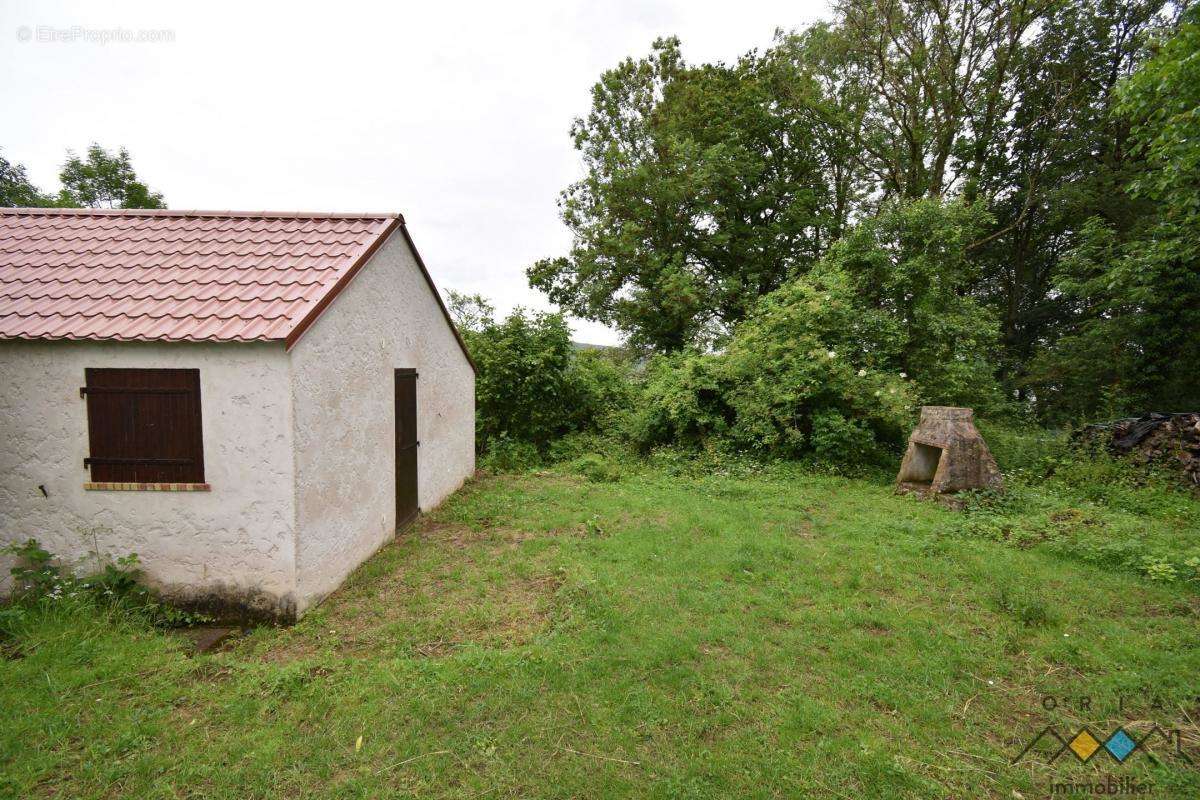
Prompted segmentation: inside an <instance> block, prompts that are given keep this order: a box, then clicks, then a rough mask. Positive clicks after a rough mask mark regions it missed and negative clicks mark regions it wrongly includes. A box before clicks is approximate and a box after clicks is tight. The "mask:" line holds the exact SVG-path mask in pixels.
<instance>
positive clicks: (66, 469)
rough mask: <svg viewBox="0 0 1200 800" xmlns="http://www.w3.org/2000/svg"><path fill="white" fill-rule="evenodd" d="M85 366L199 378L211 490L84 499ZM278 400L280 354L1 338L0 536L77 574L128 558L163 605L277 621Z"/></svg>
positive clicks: (280, 605)
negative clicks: (227, 604) (32, 543)
mask: <svg viewBox="0 0 1200 800" xmlns="http://www.w3.org/2000/svg"><path fill="white" fill-rule="evenodd" d="M85 367H138V368H199V370H200V396H201V415H202V424H203V431H204V468H205V479H206V481H207V482H208V483H210V484H211V485H212V491H211V492H102V491H85V490H84V488H83V484H84V483H85V482H86V481H87V480H89V474H88V470H86V469H84V467H83V459H84V457H85V456H87V455H88V438H87V410H86V405H85V402H86V401H85V400H83V399H82V398H80V396H79V387H80V386H83V385H84V368H85ZM290 403H291V385H290V375H289V363H288V357H287V354H286V353H285V352H284V349H283V345H282V344H279V343H274V344H272V343H262V344H230V343H226V344H216V343H213V344H201V343H196V344H192V343H139V342H68V341H62V342H24V341H0V539H2V540H4V541H6V542H11V541H16V540H21V541H23V540H25V539H28V538H31V537H32V538H36V539H38V540H39V541H40V542H42V543H43V546H45V547H46V548H47V549H48V550H50V551H51V552H53V553H55V554H57V555H60V556H63V557H65V558H67V559H70V560H71V561H72V562H75V563H77V564H78V565H79V567H80V568H81V569H83V570H87V569H90V568H92V567H93V566H94V564H95V555H94V553H93V551H95V550H97V549H98V550H99V551H100V553H101V558H105V557H108V558H117V557H120V556H123V555H127V554H129V553H131V552H135V553H137V554H138V557H139V558H140V559H141V562H142V565H143V568H144V570H145V572H146V575H147V577H148V578H149V579H150V580H151V582H152V583H154V584H156V585H157V586H158V587H159V588H161V589H163V590H165V591H166V592H167V593H168V594H169V595H172V596H174V597H178V598H181V599H198V600H204V599H209V598H216V599H225V600H231V601H233V602H243V603H246V604H248V605H250V606H251V607H255V608H264V609H266V610H273V611H282V612H284V613H285V614H286V613H287V612H288V611H289V610H290V608H291V606H292V604H293V602H294V596H293V595H294V590H295V574H296V565H295V537H294V519H295V518H294V508H293V458H292V436H293V432H292V420H291V405H290ZM39 485H44V486H45V487H46V491H47V493H48V494H49V496H48V497H45V496H43V495H42V493H41V491H40V490H39V489H38V486H39ZM3 571H4V574H5V575H7V574H8V564H5V565H4V566H3Z"/></svg>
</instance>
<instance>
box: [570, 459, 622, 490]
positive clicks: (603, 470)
mask: <svg viewBox="0 0 1200 800" xmlns="http://www.w3.org/2000/svg"><path fill="white" fill-rule="evenodd" d="M571 468H572V469H573V470H574V471H575V472H578V473H579V474H580V475H583V476H584V477H585V478H587V479H588V480H589V481H593V482H595V483H616V482H617V481H619V480H621V468H620V467H619V466H617V465H616V464H614V463H613V462H612V461H609V460H608V459H607V458H605V457H604V456H601V455H597V454H596V453H588V454H587V455H583V456H580V457H579V458H577V459H575V461H574V462H573V463H572V464H571Z"/></svg>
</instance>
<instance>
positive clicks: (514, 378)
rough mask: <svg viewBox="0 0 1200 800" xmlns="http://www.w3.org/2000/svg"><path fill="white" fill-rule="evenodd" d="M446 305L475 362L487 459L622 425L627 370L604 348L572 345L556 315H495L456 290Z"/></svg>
mask: <svg viewBox="0 0 1200 800" xmlns="http://www.w3.org/2000/svg"><path fill="white" fill-rule="evenodd" d="M450 305H451V313H452V314H453V315H454V318H455V321H456V323H457V324H458V326H459V329H460V331H461V332H462V335H463V339H464V341H466V343H467V347H468V349H469V350H470V351H471V357H472V358H473V359H474V361H475V364H476V367H477V368H478V374H477V376H476V379H475V412H476V415H475V419H476V445H477V446H478V448H479V450H480V452H481V453H483V454H484V461H485V462H487V463H488V464H490V465H491V466H493V467H494V468H499V465H500V464H503V463H520V464H532V463H534V462H535V461H536V460H537V459H536V458H533V457H531V456H530V454H529V453H528V451H527V449H525V448H522V447H521V446H520V445H518V444H515V443H525V444H528V445H531V446H532V447H533V448H534V449H535V450H536V451H537V452H538V454H539V456H540V454H544V453H545V452H546V450H547V449H548V447H549V446H550V444H551V443H552V442H554V441H555V440H557V439H559V438H560V437H562V436H565V435H567V434H570V433H573V432H578V431H601V430H605V429H609V428H614V427H619V426H620V425H621V424H622V423H621V415H622V414H623V413H625V410H626V409H627V408H628V406H629V403H630V398H631V393H632V388H631V384H630V381H629V376H628V370H627V369H626V367H625V365H624V364H622V363H621V362H620V360H619V358H617V357H614V356H611V355H609V354H607V353H603V352H593V351H578V350H577V349H576V348H575V346H574V345H573V344H572V343H571V331H570V327H569V326H568V325H567V322H566V320H565V319H564V318H563V316H562V315H561V314H548V313H537V312H528V311H526V310H524V309H520V308H518V309H517V310H516V311H514V312H513V313H511V314H509V315H508V317H507V318H505V319H504V320H502V321H499V322H498V321H496V320H495V319H494V317H493V311H492V309H491V307H490V306H489V305H488V304H487V303H486V301H484V300H483V299H482V298H480V297H477V296H476V297H467V296H464V295H460V294H457V293H454V292H452V293H451V294H450ZM492 450H499V451H503V452H497V453H496V454H495V455H490V453H491V451H492Z"/></svg>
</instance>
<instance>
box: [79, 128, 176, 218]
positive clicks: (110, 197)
mask: <svg viewBox="0 0 1200 800" xmlns="http://www.w3.org/2000/svg"><path fill="white" fill-rule="evenodd" d="M58 178H59V180H60V181H61V182H62V187H63V188H62V191H61V192H60V193H59V205H64V206H75V207H82V208H166V207H167V206H166V203H165V202H164V201H163V196H162V195H161V194H159V193H158V192H155V191H152V190H151V189H150V188H149V187H148V186H147V185H146V184H145V183H143V182H142V181H140V180H139V179H138V176H137V173H136V172H135V171H134V169H133V163H132V161H131V160H130V157H129V151H128V150H126V149H125V148H124V147H122V148H121V149H119V150H118V151H117V152H116V153H115V154H114V153H110V152H108V151H107V150H105V149H104V148H103V147H101V146H100V145H98V144H95V143H93V144H92V145H91V146H90V147H88V149H87V155H86V156H85V157H84V158H80V157H79V156H77V155H75V154H74V153H70V152H68V154H67V161H66V163H65V164H63V168H62V172H60V173H59V175H58Z"/></svg>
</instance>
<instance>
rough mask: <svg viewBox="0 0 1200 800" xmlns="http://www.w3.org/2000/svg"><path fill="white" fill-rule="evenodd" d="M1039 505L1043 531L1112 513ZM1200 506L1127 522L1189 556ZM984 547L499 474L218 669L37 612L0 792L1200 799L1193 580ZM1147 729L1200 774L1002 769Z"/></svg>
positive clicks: (846, 494) (706, 494)
mask: <svg viewBox="0 0 1200 800" xmlns="http://www.w3.org/2000/svg"><path fill="white" fill-rule="evenodd" d="M1039 497H1040V498H1041V499H1040V500H1039V502H1038V503H1035V504H1034V505H1033V506H1032V508H1033V511H1031V512H1030V513H1031V514H1033V515H1034V516H1036V517H1037V519H1039V520H1042V521H1043V523H1044V524H1045V526H1048V527H1047V529H1053V530H1056V531H1060V529H1061V528H1062V525H1061V524H1059V523H1061V522H1062V520H1064V519H1066V520H1067V523H1069V524H1075V522H1078V521H1079V520H1080V519H1082V520H1083V521H1082V522H1079V523H1078V524H1079V526H1080V527H1081V528H1087V529H1088V530H1089V531H1090V533H1089V534H1088V535H1093V536H1094V535H1095V526H1094V525H1092V524H1090V523H1088V522H1087V520H1088V518H1089V517H1088V515H1093V516H1098V518H1103V515H1104V514H1107V513H1109V512H1108V511H1106V510H1105V509H1104V508H1103V507H1102V506H1096V505H1093V504H1092V501H1090V500H1088V499H1087V498H1083V499H1080V498H1060V497H1050V496H1049V495H1039ZM1198 509H1200V504H1197V503H1195V502H1194V501H1190V500H1186V499H1179V500H1178V501H1177V502H1175V504H1174V505H1169V504H1168V506H1165V507H1163V508H1160V509H1158V510H1156V511H1155V512H1154V513H1153V514H1142V515H1141V516H1139V515H1138V513H1135V512H1133V511H1129V510H1122V509H1117V510H1115V511H1112V513H1113V514H1116V515H1118V516H1117V517H1114V519H1116V520H1117V523H1119V524H1116V523H1114V528H1113V529H1114V530H1120V531H1122V532H1124V533H1123V535H1127V534H1128V531H1129V530H1131V529H1136V528H1138V527H1139V526H1140V528H1141V529H1143V530H1145V531H1146V533H1147V536H1150V537H1151V538H1153V539H1154V540H1155V541H1160V540H1164V539H1173V540H1176V543H1179V542H1182V543H1183V546H1186V547H1195V546H1197V543H1198V540H1200V531H1198V530H1197V527H1196V521H1195V520H1196V518H1197V517H1196V512H1197V510H1198ZM1064 514H1065V515H1067V516H1066V517H1064V516H1063V515H1064ZM1022 525H1023V528H1022V529H1023V530H1026V531H1028V530H1033V529H1034V528H1036V527H1037V526H1036V525H1034V524H1033V523H1031V522H1028V521H1026V522H1024V523H1022ZM1055 526H1057V527H1055ZM963 527H964V526H963V524H962V515H961V514H958V513H956V512H952V511H948V510H945V509H943V508H941V507H938V506H936V505H933V504H930V503H924V502H921V501H918V500H915V499H912V498H904V497H896V496H893V495H892V494H891V491H890V487H889V486H887V485H885V484H884V483H882V482H873V481H867V480H851V479H844V478H837V477H828V476H820V475H811V474H803V473H799V472H797V473H794V474H775V473H768V474H760V475H750V476H738V475H720V474H712V475H707V476H700V477H681V476H675V475H670V474H667V473H666V472H664V471H661V470H656V469H650V468H644V469H642V470H641V471H637V472H634V473H631V474H628V475H626V477H625V478H623V479H622V480H620V481H617V482H613V483H597V482H590V481H588V480H586V479H584V478H582V477H580V476H577V475H573V474H570V473H569V472H567V471H565V470H564V471H549V472H541V473H528V474H522V475H505V476H499V477H488V478H482V479H480V480H478V481H476V482H474V483H473V484H472V485H470V486H469V487H467V488H466V489H465V490H463V491H462V492H460V493H459V494H458V495H457V496H456V497H455V498H454V499H453V500H452V501H450V502H449V503H448V504H447V505H446V506H445V507H443V508H442V509H440V510H439V511H437V512H436V513H434V514H433V515H431V516H430V517H427V518H425V519H424V520H422V521H421V522H420V523H419V525H418V526H417V528H416V529H415V530H413V531H412V532H410V533H408V534H406V535H404V536H403V537H402V538H401V539H400V540H399V541H397V542H396V543H395V544H394V545H390V546H388V547H387V548H385V549H384V550H383V551H382V552H380V553H379V554H378V555H377V556H376V557H375V558H373V559H372V560H371V561H370V562H368V563H367V564H366V565H364V566H363V567H362V568H361V569H360V570H359V571H358V572H357V573H356V574H355V575H354V577H353V578H352V579H351V580H350V581H349V582H348V583H347V584H346V585H345V586H344V587H343V589H342V590H341V591H340V592H338V593H337V594H336V595H335V596H333V597H331V598H329V599H328V600H327V601H326V602H325V603H324V604H323V605H322V606H321V607H320V608H318V609H317V610H316V611H314V612H313V613H311V614H309V615H308V616H307V617H305V618H304V619H303V620H302V621H301V622H300V623H299V624H297V625H296V626H294V627H293V628H290V629H260V630H257V631H255V632H254V633H253V634H251V635H249V636H248V637H246V638H244V639H242V640H240V641H239V642H238V643H237V644H236V645H235V646H233V647H232V648H231V649H229V650H226V651H224V652H218V653H212V654H207V655H200V656H196V657H189V656H188V655H186V653H185V651H184V648H183V646H182V645H181V644H180V643H179V642H180V640H179V639H178V638H177V637H175V636H172V635H168V634H163V633H158V632H155V631H152V630H148V629H146V628H142V627H138V626H136V625H132V624H129V623H123V622H121V621H120V620H117V619H108V618H98V617H96V616H94V615H93V616H88V615H86V614H81V613H79V612H73V613H72V612H61V613H60V612H45V613H43V614H42V615H41V616H40V617H39V619H38V620H37V623H36V625H33V626H31V627H29V628H28V630H26V631H25V632H24V633H21V634H19V635H18V636H16V637H15V638H13V639H10V640H9V641H7V642H5V643H4V647H5V653H6V655H7V656H8V657H7V658H6V659H3V660H0V704H2V707H3V709H4V711H3V716H2V718H0V756H2V758H3V763H4V766H3V773H2V774H3V778H2V779H0V793H3V792H8V793H10V794H11V795H12V796H14V797H22V798H25V797H139V798H150V797H172V798H175V797H179V798H182V797H205V798H247V797H281V798H283V797H286V798H308V797H329V798H335V797H336V798H351V797H381V796H395V797H407V796H419V797H447V798H450V797H454V798H470V797H489V798H499V797H586V798H598V797H661V798H687V797H713V798H725V797H763V798H768V797H772V798H773V797H830V798H854V800H862V799H863V798H905V797H913V798H971V797H996V798H1022V797H1024V798H1033V797H1045V796H1048V795H1049V793H1050V789H1049V786H1050V781H1051V780H1052V779H1053V780H1056V781H1065V780H1074V781H1080V780H1085V779H1106V778H1107V776H1109V775H1111V776H1113V777H1114V778H1117V779H1120V778H1122V777H1125V776H1128V777H1131V778H1134V779H1136V780H1138V781H1141V782H1149V783H1152V784H1153V793H1152V794H1150V795H1149V796H1151V797H1155V798H1188V797H1197V796H1200V729H1198V728H1197V723H1200V700H1198V699H1197V696H1198V695H1200V680H1198V676H1200V592H1198V591H1197V589H1198V588H1200V586H1197V584H1195V583H1194V582H1187V581H1182V580H1177V581H1175V582H1173V583H1156V582H1154V581H1152V580H1149V579H1148V578H1147V577H1146V576H1145V575H1141V574H1137V573H1136V572H1133V571H1126V570H1119V569H1114V568H1112V567H1108V566H1101V565H1097V564H1091V563H1088V562H1086V561H1085V560H1081V559H1078V558H1074V557H1072V556H1071V555H1070V554H1069V553H1067V552H1064V551H1063V550H1062V549H1061V548H1057V549H1056V548H1055V547H1054V546H1053V542H1051V541H1048V540H1047V541H1038V540H1037V537H1028V536H1023V537H1021V538H1020V539H1019V541H1017V542H1015V543H1014V542H1003V541H992V540H989V539H988V538H980V537H978V536H972V535H963V534H962V530H963ZM1060 532H1061V531H1060ZM1046 696H1050V697H1053V698H1054V701H1055V703H1056V704H1057V705H1056V707H1055V708H1054V709H1053V710H1047V709H1046V708H1045V707H1044V705H1043V698H1044V697H1046ZM1118 696H1121V697H1122V698H1123V700H1122V702H1123V703H1124V708H1123V709H1122V708H1119V707H1118ZM1085 697H1087V698H1090V706H1088V705H1085V704H1084V703H1083V698H1085ZM1155 722H1157V723H1158V724H1159V725H1161V726H1162V727H1163V728H1164V729H1169V730H1170V731H1174V730H1176V729H1178V730H1179V731H1180V735H1181V737H1182V745H1183V749H1184V751H1185V752H1187V753H1190V754H1191V756H1192V758H1193V760H1194V761H1195V762H1196V763H1195V764H1192V765H1189V764H1188V763H1187V762H1186V761H1184V760H1181V759H1179V758H1177V757H1174V756H1173V755H1172V750H1173V747H1172V746H1171V745H1169V744H1168V743H1166V742H1158V743H1156V744H1155V745H1154V746H1153V748H1152V752H1150V753H1147V752H1145V751H1138V752H1135V753H1134V755H1133V756H1131V757H1130V758H1129V759H1128V760H1127V761H1126V762H1125V763H1124V764H1123V765H1122V764H1118V763H1117V762H1115V761H1114V760H1113V759H1111V758H1109V757H1108V756H1107V755H1106V754H1105V753H1104V752H1100V753H1097V755H1096V756H1095V757H1093V758H1092V760H1091V761H1089V762H1088V763H1087V764H1079V763H1078V762H1077V761H1076V760H1075V758H1074V756H1072V755H1070V754H1069V753H1068V754H1066V755H1064V756H1063V757H1062V758H1060V759H1059V760H1058V761H1057V762H1056V763H1055V764H1054V765H1053V766H1049V765H1047V764H1046V763H1045V762H1046V756H1047V748H1046V747H1044V746H1042V747H1039V748H1038V749H1037V751H1036V752H1035V754H1034V755H1035V756H1036V757H1027V758H1026V760H1024V761H1022V762H1021V763H1019V764H1017V765H1015V766H1013V765H1011V763H1010V762H1011V761H1012V759H1013V757H1014V756H1016V755H1017V753H1019V752H1020V750H1021V749H1022V748H1023V747H1024V746H1025V744H1026V743H1027V742H1028V741H1029V740H1030V739H1031V738H1032V737H1033V736H1035V735H1036V734H1037V733H1038V732H1039V731H1040V730H1042V729H1043V728H1045V727H1046V726H1047V725H1054V726H1056V728H1058V729H1059V730H1060V732H1061V733H1063V734H1065V735H1067V736H1072V735H1074V733H1075V732H1076V731H1077V730H1078V728H1079V727H1081V726H1083V725H1087V726H1088V727H1089V728H1090V730H1091V731H1092V732H1093V733H1095V734H1096V735H1097V736H1098V737H1099V738H1101V739H1104V738H1106V737H1107V735H1108V734H1109V733H1110V732H1112V730H1113V729H1114V728H1115V727H1116V726H1117V725H1125V726H1126V728H1127V729H1128V730H1130V732H1131V733H1134V734H1141V733H1144V732H1147V731H1149V730H1150V726H1151V725H1152V724H1153V723H1155Z"/></svg>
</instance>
